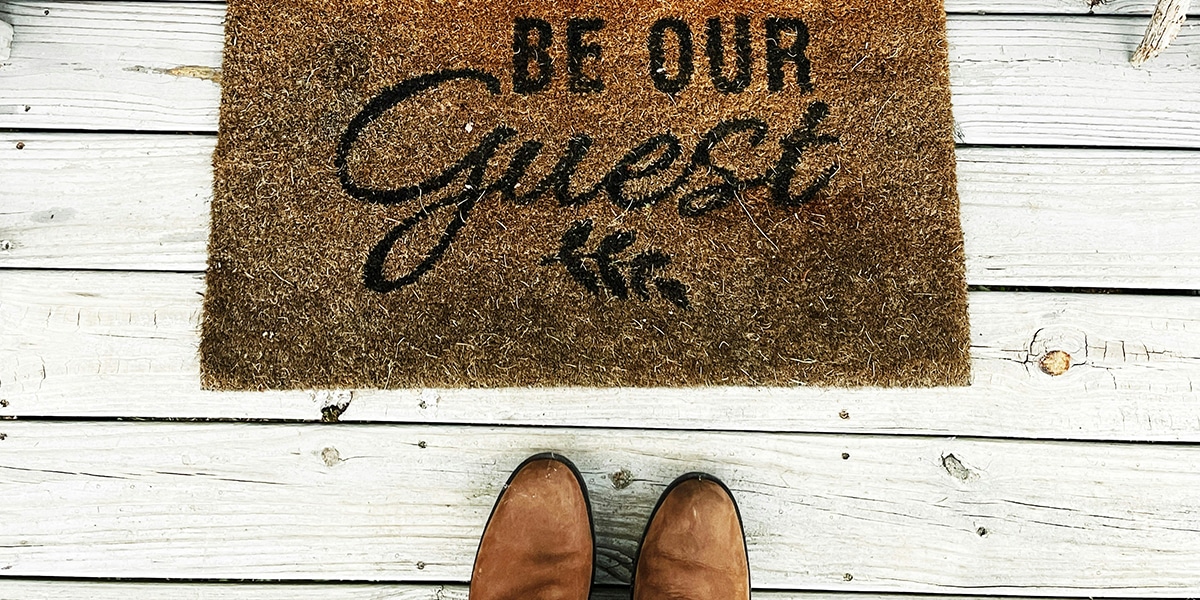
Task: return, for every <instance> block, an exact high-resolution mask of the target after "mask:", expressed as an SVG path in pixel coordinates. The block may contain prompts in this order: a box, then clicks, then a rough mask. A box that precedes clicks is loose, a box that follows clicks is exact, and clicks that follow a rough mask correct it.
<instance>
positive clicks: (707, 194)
mask: <svg viewBox="0 0 1200 600" xmlns="http://www.w3.org/2000/svg"><path fill="white" fill-rule="evenodd" d="M743 131H749V132H751V134H750V140H749V141H750V147H751V148H755V147H757V146H758V145H759V144H761V143H762V141H763V140H764V139H766V136H767V124H766V123H764V122H762V121H761V120H759V119H732V120H729V121H721V122H720V123H717V124H716V125H715V126H714V127H713V128H712V129H710V130H708V133H705V134H704V137H703V138H701V139H700V141H699V142H698V143H697V144H696V149H695V150H694V151H692V161H691V170H692V171H695V170H698V169H706V170H708V171H709V172H711V173H714V174H716V175H717V176H718V177H720V178H721V183H716V184H713V185H709V186H705V187H703V188H700V189H698V190H695V191H692V192H688V193H687V194H684V195H683V197H682V198H680V199H679V216H681V217H699V216H701V215H704V214H707V213H710V212H712V211H714V210H719V209H722V208H725V207H726V206H729V204H730V203H731V202H733V200H734V198H735V197H736V194H739V193H741V192H743V191H745V190H748V189H750V188H752V187H758V186H760V185H762V184H764V183H766V181H767V177H768V176H767V175H763V176H760V177H756V178H754V179H750V180H745V181H743V180H742V179H740V178H739V177H738V176H737V174H736V173H734V172H733V171H731V170H729V169H726V168H725V167H720V166H717V165H714V164H712V155H711V152H712V149H713V148H714V147H716V145H717V144H719V143H721V141H722V140H724V139H725V138H727V137H729V136H731V135H734V134H737V133H741V132H743ZM705 198H711V200H709V201H708V202H706V203H704V204H697V202H699V201H700V200H702V199H705Z"/></svg>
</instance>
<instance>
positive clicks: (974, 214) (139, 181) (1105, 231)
mask: <svg viewBox="0 0 1200 600" xmlns="http://www.w3.org/2000/svg"><path fill="white" fill-rule="evenodd" d="M213 143H214V139H213V138H212V137H201V136H161V135H96V134H91V135H89V134H45V133H39V134H28V133H26V134H22V133H0V171H2V172H4V173H6V176H5V177H4V178H3V179H0V204H2V205H3V209H2V210H0V267H8V268H37V269H44V268H50V269H119V270H176V271H197V272H198V271H202V270H203V269H204V264H205V256H206V255H205V243H206V241H207V237H208V202H209V200H210V198H211V189H210V188H211V185H212V184H211V180H212V174H211V168H210V166H209V165H210V158H209V157H210V155H211V154H212V149H213ZM18 146H20V149H18ZM1197 164H1200V152H1185V151H1123V150H1085V149H1072V150H1043V149H1020V148H963V149H960V150H959V167H958V171H959V187H960V192H961V197H962V218H963V227H964V229H965V234H966V242H967V243H966V250H967V254H968V256H967V276H968V280H969V281H970V282H971V283H972V284H976V285H1040V286H1072V287H1119V288H1141V289H1149V288H1165V289H1200V238H1197V237H1196V236H1195V235H1194V231H1193V230H1194V228H1195V224H1196V223H1200V169H1197V168H1195V166H1196V165H1197Z"/></svg>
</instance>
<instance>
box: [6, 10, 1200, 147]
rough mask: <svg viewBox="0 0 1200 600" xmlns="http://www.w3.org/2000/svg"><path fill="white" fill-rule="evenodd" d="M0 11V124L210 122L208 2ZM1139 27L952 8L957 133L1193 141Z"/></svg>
mask: <svg viewBox="0 0 1200 600" xmlns="http://www.w3.org/2000/svg"><path fill="white" fill-rule="evenodd" d="M47 11H49V14H46V12H47ZM0 15H5V16H6V18H8V19H10V20H11V21H12V22H13V25H14V26H15V28H16V36H17V39H16V40H15V41H14V47H13V55H12V58H11V59H10V60H9V61H8V62H7V63H5V66H4V67H3V68H0V127H14V128H23V127H24V128H85V129H121V130H166V131H213V130H215V129H216V112H217V104H218V101H219V89H218V85H217V84H216V83H215V82H214V81H212V80H211V76H212V75H213V74H214V73H215V71H214V69H216V68H218V67H219V65H220V60H221V57H220V53H221V44H222V27H221V22H222V18H223V7H222V6H221V5H220V4H201V3H183V4H170V3H164V2H109V3H100V4H96V3H73V2H54V1H48V0H21V1H13V2H8V3H6V4H5V5H3V6H0ZM1144 29H1145V22H1144V21H1142V20H1141V19H1127V18H1099V17H1054V16H1041V15H1028V16H1017V15H1012V16H973V15H954V16H952V17H951V18H950V22H949V35H950V42H951V45H950V51H951V77H952V84H953V92H954V107H955V116H956V119H957V121H958V125H959V129H960V130H961V133H962V135H961V141H963V142H965V143H969V144H1042V145H1122V146H1157V147H1185V148H1200V105H1197V103H1196V102H1194V98H1193V94H1194V91H1195V90H1196V89H1200V62H1197V61H1196V60H1195V59H1194V58H1195V56H1196V53H1197V52H1198V51H1200V31H1194V30H1188V31H1185V32H1184V33H1183V34H1182V35H1181V36H1180V38H1179V39H1177V40H1176V41H1175V43H1174V44H1173V45H1172V47H1171V48H1170V49H1169V50H1168V51H1167V52H1165V53H1164V54H1163V55H1162V56H1160V57H1159V58H1158V59H1157V60H1155V61H1154V62H1153V63H1151V64H1150V65H1148V66H1146V67H1145V68H1142V69H1134V68H1132V67H1131V66H1129V64H1128V60H1129V56H1130V54H1131V53H1132V52H1133V50H1134V49H1135V48H1136V46H1137V44H1138V42H1139V41H1140V39H1141V36H1142V33H1143V30H1144ZM179 67H201V68H200V69H194V68H187V69H179ZM206 78H207V79H206ZM27 107H28V110H26V108H27Z"/></svg>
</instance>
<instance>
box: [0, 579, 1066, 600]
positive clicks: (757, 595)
mask: <svg viewBox="0 0 1200 600" xmlns="http://www.w3.org/2000/svg"><path fill="white" fill-rule="evenodd" d="M0 582H2V585H3V587H4V590H5V592H6V593H7V594H8V595H10V596H11V597H12V598H56V599H58V600H76V599H79V600H129V599H130V598H156V599H159V600H175V599H187V600H467V599H468V594H467V586H466V585H463V584H444V585H432V584H411V583H409V584H405V583H392V584H370V583H365V584H364V583H341V584H337V583H304V584H286V583H169V582H163V583H159V582H117V581H99V580H97V581H61V580H59V581H55V580H38V579H8V580H4V579H0ZM752 596H753V599H754V600H901V597H900V596H897V595H893V594H881V593H873V594H861V593H835V592H800V591H780V590H755V591H754V592H753V593H752ZM905 598H908V599H909V600H911V597H905ZM999 598H1011V599H1013V600H1050V599H1049V598H1029V597H1020V596H1017V597H1014V596H950V595H944V596H943V595H939V596H937V597H936V598H932V597H931V598H930V599H929V600H992V599H999ZM592 599H593V600H628V599H629V590H628V588H626V587H624V586H597V587H596V588H595V589H593V590H592Z"/></svg>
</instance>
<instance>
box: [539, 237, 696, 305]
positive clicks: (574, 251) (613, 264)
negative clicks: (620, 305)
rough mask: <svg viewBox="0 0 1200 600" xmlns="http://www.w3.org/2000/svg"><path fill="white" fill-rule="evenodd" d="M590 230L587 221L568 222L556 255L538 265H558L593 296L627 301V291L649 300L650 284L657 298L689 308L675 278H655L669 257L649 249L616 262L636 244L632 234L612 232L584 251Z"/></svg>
mask: <svg viewBox="0 0 1200 600" xmlns="http://www.w3.org/2000/svg"><path fill="white" fill-rule="evenodd" d="M594 228H595V226H594V225H593V223H592V220H591V219H585V220H583V221H576V222H574V223H572V224H571V226H570V227H569V228H568V229H567V231H566V233H564V234H563V236H562V245H561V246H560V247H559V249H558V254H554V255H552V256H546V257H544V258H542V265H544V266H550V265H554V264H560V265H562V266H563V267H564V268H565V269H566V271H567V275H570V276H571V279H574V280H575V282H576V283H578V284H579V285H581V286H583V288H584V289H585V290H587V291H589V292H591V293H593V294H595V295H597V296H599V295H600V294H601V292H602V291H603V290H607V291H608V293H609V294H611V295H612V296H613V297H615V298H620V299H621V300H627V299H629V292H630V290H633V293H634V295H636V296H637V297H638V298H640V299H642V300H644V301H649V300H650V298H651V294H650V283H653V284H654V287H655V288H656V289H657V290H658V293H659V295H661V296H662V297H663V298H666V299H667V300H668V301H669V302H671V303H672V304H674V305H675V306H678V307H679V308H683V309H690V308H691V302H690V301H689V300H688V288H687V286H686V285H684V284H683V283H681V282H680V281H679V280H677V279H667V278H663V277H655V274H656V273H658V272H661V271H662V270H663V269H665V268H667V266H668V265H670V264H671V257H670V255H668V254H667V253H666V252H663V251H662V250H657V249H652V250H646V251H644V252H641V253H640V254H637V255H636V256H634V257H633V258H632V259H630V260H628V261H625V260H620V259H619V256H620V255H621V254H623V253H624V252H625V251H626V250H628V249H629V247H630V246H632V245H633V243H634V242H636V241H637V232H636V231H615V232H613V233H611V234H609V235H607V236H605V237H604V239H602V240H600V243H599V244H597V245H596V250H595V251H593V252H587V251H586V250H585V248H584V247H585V246H586V245H587V243H588V239H589V238H591V236H592V230H593V229H594ZM584 261H591V262H593V263H595V265H596V270H595V271H593V270H592V269H591V268H589V267H588V266H587V264H586V263H585V262H584ZM625 269H627V270H628V272H629V278H628V279H626V278H625V273H624V270H625Z"/></svg>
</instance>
